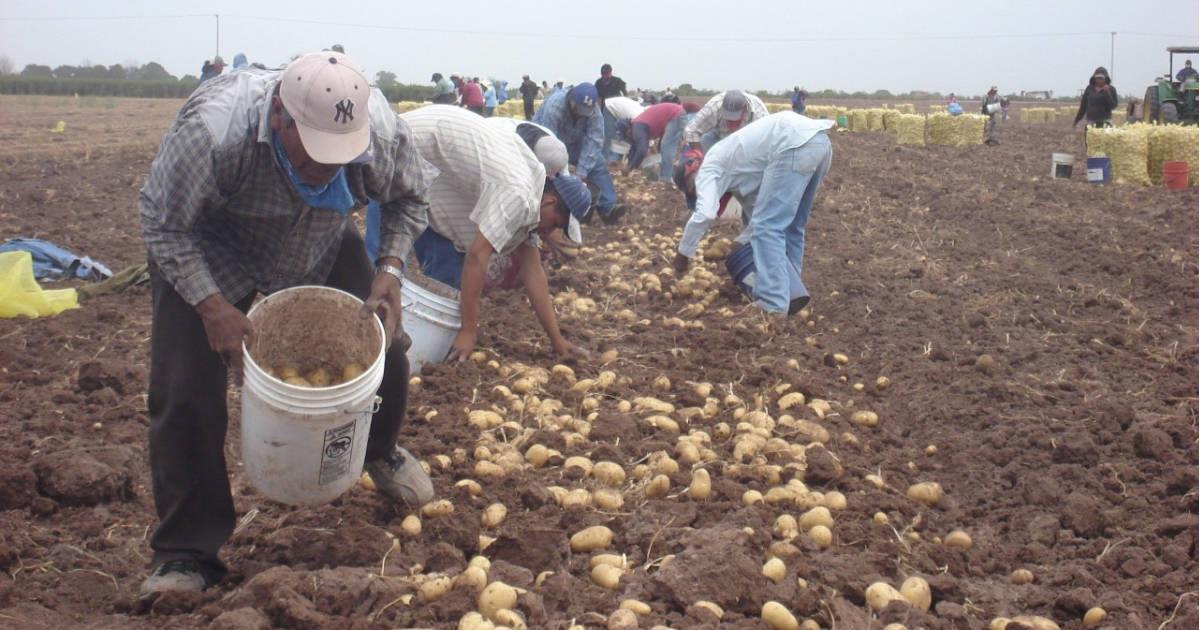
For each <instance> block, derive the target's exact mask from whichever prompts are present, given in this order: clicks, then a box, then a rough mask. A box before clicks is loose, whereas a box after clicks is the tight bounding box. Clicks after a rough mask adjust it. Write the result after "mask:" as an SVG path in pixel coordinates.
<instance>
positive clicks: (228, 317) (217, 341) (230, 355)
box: [196, 293, 254, 385]
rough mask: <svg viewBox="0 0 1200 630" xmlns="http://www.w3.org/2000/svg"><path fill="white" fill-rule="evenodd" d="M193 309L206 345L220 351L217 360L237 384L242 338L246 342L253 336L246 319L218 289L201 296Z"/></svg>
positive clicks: (239, 378)
mask: <svg viewBox="0 0 1200 630" xmlns="http://www.w3.org/2000/svg"><path fill="white" fill-rule="evenodd" d="M196 312H198V313H199V314H200V319H201V320H202V321H203V322H204V334H206V335H208V347H209V348H212V351H213V352H216V353H217V354H219V355H221V361H223V362H224V363H225V366H226V367H227V368H228V369H229V370H230V371H231V372H232V373H233V381H234V382H235V383H237V384H238V385H241V384H242V342H243V341H245V342H247V343H249V342H250V341H251V340H252V339H253V338H254V326H252V325H251V324H250V319H249V318H248V317H246V315H245V313H242V312H241V311H239V310H238V309H237V307H235V306H234V305H232V304H230V303H229V300H226V299H225V296H223V295H221V294H220V293H216V294H213V295H210V296H208V297H206V298H204V299H203V300H201V301H200V303H199V304H197V305H196Z"/></svg>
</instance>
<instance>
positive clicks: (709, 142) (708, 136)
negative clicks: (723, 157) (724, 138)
mask: <svg viewBox="0 0 1200 630" xmlns="http://www.w3.org/2000/svg"><path fill="white" fill-rule="evenodd" d="M720 140H721V137H720V136H718V135H717V131H716V130H715V129H714V130H712V131H709V132H708V133H705V134H704V135H703V136H700V149H701V150H702V151H704V152H705V153H708V150H709V149H711V148H712V147H713V145H714V144H716V143H717V142H720Z"/></svg>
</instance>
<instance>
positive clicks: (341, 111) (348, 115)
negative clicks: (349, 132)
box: [333, 98, 354, 124]
mask: <svg viewBox="0 0 1200 630" xmlns="http://www.w3.org/2000/svg"><path fill="white" fill-rule="evenodd" d="M334 107H335V111H334V112H333V122H340V123H342V124H346V123H348V122H350V121H351V120H354V101H352V100H350V99H348V98H344V99H342V100H340V101H338V102H337V104H336V105H334Z"/></svg>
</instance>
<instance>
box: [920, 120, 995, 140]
mask: <svg viewBox="0 0 1200 630" xmlns="http://www.w3.org/2000/svg"><path fill="white" fill-rule="evenodd" d="M926 125H927V127H928V128H929V144H944V145H948V146H952V147H965V146H970V145H972V144H982V143H983V128H984V126H986V125H987V116H983V115H981V114H960V115H958V116H951V115H950V114H945V113H940V112H939V113H936V114H932V115H930V116H929V119H928V121H927V122H926Z"/></svg>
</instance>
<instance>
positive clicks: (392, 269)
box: [375, 263, 404, 284]
mask: <svg viewBox="0 0 1200 630" xmlns="http://www.w3.org/2000/svg"><path fill="white" fill-rule="evenodd" d="M375 273H376V274H381V273H386V274H389V275H391V276H393V277H395V278H396V281H397V282H399V283H400V284H404V270H403V269H401V268H399V267H397V266H395V265H389V264H386V263H381V264H378V265H375Z"/></svg>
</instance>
